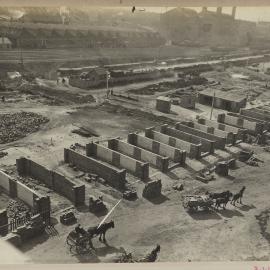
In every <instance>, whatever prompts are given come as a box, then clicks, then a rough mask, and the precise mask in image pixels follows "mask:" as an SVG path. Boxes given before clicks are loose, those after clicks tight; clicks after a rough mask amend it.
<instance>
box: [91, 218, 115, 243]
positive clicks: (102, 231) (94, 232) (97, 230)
mask: <svg viewBox="0 0 270 270" xmlns="http://www.w3.org/2000/svg"><path fill="white" fill-rule="evenodd" d="M111 228H114V221H110V222H105V223H103V224H101V225H100V226H99V227H98V226H95V227H90V228H89V229H88V230H87V232H88V233H89V234H90V236H91V237H94V236H98V235H99V241H100V242H104V243H106V238H105V235H106V232H107V231H108V230H109V229H111ZM102 236H103V240H102Z"/></svg>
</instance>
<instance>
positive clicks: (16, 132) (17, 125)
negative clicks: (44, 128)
mask: <svg viewBox="0 0 270 270" xmlns="http://www.w3.org/2000/svg"><path fill="white" fill-rule="evenodd" d="M48 121H49V119H48V118H47V117H44V116H42V115H39V114H36V113H32V112H19V113H14V114H2V115H0V144H3V143H9V142H13V141H16V140H18V139H21V138H23V137H25V136H26V135H28V134H30V133H33V132H36V131H38V130H39V129H40V127H41V125H42V124H45V123H47V122H48Z"/></svg>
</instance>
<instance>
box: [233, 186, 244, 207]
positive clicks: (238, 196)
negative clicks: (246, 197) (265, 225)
mask: <svg viewBox="0 0 270 270" xmlns="http://www.w3.org/2000/svg"><path fill="white" fill-rule="evenodd" d="M245 189H246V187H245V186H243V187H242V188H241V190H240V191H239V192H238V193H236V194H235V195H233V198H232V201H231V204H232V205H234V206H235V203H236V202H238V203H240V204H242V197H243V194H244V191H245Z"/></svg>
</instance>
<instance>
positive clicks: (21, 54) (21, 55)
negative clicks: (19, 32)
mask: <svg viewBox="0 0 270 270" xmlns="http://www.w3.org/2000/svg"><path fill="white" fill-rule="evenodd" d="M19 42H20V60H21V66H22V68H23V52H22V42H21V39H20V41H19Z"/></svg>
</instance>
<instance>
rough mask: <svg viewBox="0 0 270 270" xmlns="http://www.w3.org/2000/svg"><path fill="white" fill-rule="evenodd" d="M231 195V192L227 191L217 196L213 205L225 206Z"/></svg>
mask: <svg viewBox="0 0 270 270" xmlns="http://www.w3.org/2000/svg"><path fill="white" fill-rule="evenodd" d="M231 196H232V193H231V192H229V193H227V194H226V196H224V197H222V198H217V199H216V202H215V207H216V208H219V207H223V209H225V208H226V205H227V203H228V202H229V200H230V198H231Z"/></svg>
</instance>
